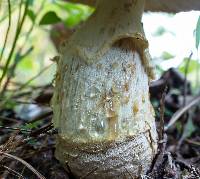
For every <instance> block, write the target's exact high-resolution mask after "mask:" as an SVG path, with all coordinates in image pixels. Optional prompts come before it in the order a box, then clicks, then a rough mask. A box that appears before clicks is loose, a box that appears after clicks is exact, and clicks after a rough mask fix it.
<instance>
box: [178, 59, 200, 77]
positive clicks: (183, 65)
mask: <svg viewBox="0 0 200 179" xmlns="http://www.w3.org/2000/svg"><path fill="white" fill-rule="evenodd" d="M187 61H188V58H184V60H183V62H182V63H181V64H180V66H179V68H178V69H179V71H180V72H181V73H183V74H184V73H185V68H186V64H187ZM197 67H198V68H200V64H199V63H198V61H197V60H190V63H189V67H188V73H193V72H195V71H196V69H197Z"/></svg>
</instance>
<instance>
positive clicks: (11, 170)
mask: <svg viewBox="0 0 200 179" xmlns="http://www.w3.org/2000/svg"><path fill="white" fill-rule="evenodd" d="M1 166H2V167H3V168H4V169H6V170H7V171H9V172H11V174H14V175H15V176H17V177H18V178H19V177H20V178H22V179H25V178H24V177H23V175H21V174H20V173H18V172H17V171H15V170H13V169H12V168H10V167H8V166H5V165H1ZM4 175H5V174H4ZM3 178H5V177H3Z"/></svg>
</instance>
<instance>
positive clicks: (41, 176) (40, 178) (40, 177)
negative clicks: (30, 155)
mask: <svg viewBox="0 0 200 179" xmlns="http://www.w3.org/2000/svg"><path fill="white" fill-rule="evenodd" d="M0 154H1V155H4V156H5V157H7V158H11V159H14V160H17V161H19V162H21V163H22V164H23V165H25V166H26V167H27V168H28V169H29V170H31V171H32V172H33V173H34V174H35V175H36V176H37V177H38V178H39V179H46V178H45V177H44V176H43V175H42V174H41V173H40V172H38V171H37V170H36V169H35V168H34V167H33V166H31V165H30V164H29V163H27V162H26V161H24V160H23V159H21V158H19V157H17V156H14V155H11V154H8V153H6V152H1V151H0Z"/></svg>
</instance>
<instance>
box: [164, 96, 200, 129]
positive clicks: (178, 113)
mask: <svg viewBox="0 0 200 179" xmlns="http://www.w3.org/2000/svg"><path fill="white" fill-rule="evenodd" d="M198 102H200V96H197V97H194V99H193V100H192V101H191V102H189V103H188V104H186V105H185V106H184V107H183V108H180V109H179V110H178V111H176V112H175V113H174V115H173V116H172V117H171V119H170V121H169V123H168V124H167V126H165V131H167V130H168V129H169V128H170V127H171V126H172V125H173V124H174V123H175V122H176V121H177V120H178V119H179V118H180V117H181V116H182V115H183V114H184V113H185V112H187V111H188V110H189V109H190V108H191V107H193V106H194V105H196V104H198Z"/></svg>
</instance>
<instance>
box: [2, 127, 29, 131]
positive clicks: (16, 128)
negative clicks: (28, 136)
mask: <svg viewBox="0 0 200 179" xmlns="http://www.w3.org/2000/svg"><path fill="white" fill-rule="evenodd" d="M0 129H8V130H17V131H25V132H31V131H32V130H29V129H21V128H18V127H9V126H0Z"/></svg>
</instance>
